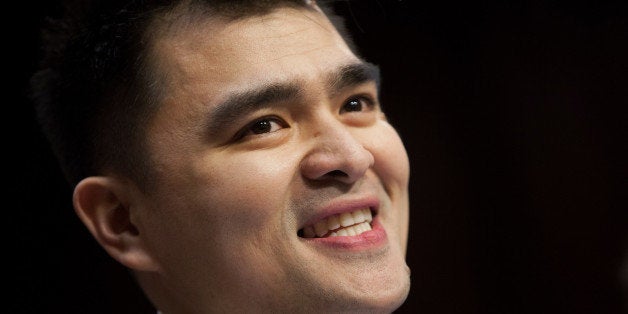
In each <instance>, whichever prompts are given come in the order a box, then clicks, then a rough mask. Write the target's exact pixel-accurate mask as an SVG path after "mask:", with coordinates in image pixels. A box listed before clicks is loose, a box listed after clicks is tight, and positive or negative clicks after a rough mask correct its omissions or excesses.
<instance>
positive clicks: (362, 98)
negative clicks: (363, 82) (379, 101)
mask: <svg viewBox="0 0 628 314" xmlns="http://www.w3.org/2000/svg"><path fill="white" fill-rule="evenodd" d="M353 101H358V102H360V103H364V105H366V107H367V108H368V109H370V110H372V109H373V108H375V104H376V102H375V101H374V100H373V98H372V97H370V96H369V95H357V96H351V97H350V98H348V99H347V100H346V101H345V102H344V103H343V104H342V106H341V107H340V113H348V112H361V111H364V108H363V107H360V110H345V109H346V108H345V106H346V105H348V104H349V103H351V102H353Z"/></svg>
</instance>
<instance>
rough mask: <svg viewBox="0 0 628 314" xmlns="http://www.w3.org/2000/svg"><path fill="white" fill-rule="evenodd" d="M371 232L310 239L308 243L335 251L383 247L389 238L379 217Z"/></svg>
mask: <svg viewBox="0 0 628 314" xmlns="http://www.w3.org/2000/svg"><path fill="white" fill-rule="evenodd" d="M371 228H372V229H371V230H369V231H366V232H363V233H361V234H359V235H356V236H339V237H327V238H309V239H306V241H308V242H312V243H315V244H317V245H322V246H326V247H330V248H334V249H342V250H352V251H363V250H369V249H374V248H379V247H382V246H383V245H384V244H385V243H386V240H387V239H388V236H387V235H386V230H384V227H383V226H382V224H381V223H380V222H379V217H375V218H374V219H373V221H372V222H371Z"/></svg>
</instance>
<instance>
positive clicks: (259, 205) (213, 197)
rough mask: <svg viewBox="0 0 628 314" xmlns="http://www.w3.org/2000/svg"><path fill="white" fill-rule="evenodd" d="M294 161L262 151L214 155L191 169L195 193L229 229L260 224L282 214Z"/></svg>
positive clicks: (288, 156)
mask: <svg viewBox="0 0 628 314" xmlns="http://www.w3.org/2000/svg"><path fill="white" fill-rule="evenodd" d="M294 164H295V163H294V162H292V161H291V158H290V155H287V154H284V153H272V152H269V151H263V150H262V151H255V152H246V153H236V154H224V156H222V155H220V154H218V155H214V156H211V157H210V158H209V159H205V160H202V161H200V162H199V163H197V164H196V166H195V169H194V170H193V172H194V175H195V181H197V183H196V184H197V185H198V186H199V187H200V189H201V190H200V191H197V192H196V193H197V194H198V196H199V197H200V198H201V199H202V200H201V202H203V203H211V210H212V211H213V212H214V215H217V216H218V217H217V218H220V219H224V220H226V222H227V223H228V224H229V225H231V227H232V228H240V227H242V228H248V227H250V226H253V225H257V226H259V225H260V224H263V223H264V222H267V221H273V219H274V218H276V217H277V216H278V215H283V214H285V213H284V211H283V208H284V207H285V204H286V203H287V197H288V196H289V195H288V193H287V191H288V188H289V186H290V184H291V179H292V177H293V174H294ZM274 221H278V220H276V219H275V220H274Z"/></svg>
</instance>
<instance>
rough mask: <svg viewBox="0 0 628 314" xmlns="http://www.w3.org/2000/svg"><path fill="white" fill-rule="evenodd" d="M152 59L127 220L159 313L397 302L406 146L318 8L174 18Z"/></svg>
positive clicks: (364, 69)
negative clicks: (152, 277) (142, 182)
mask: <svg viewBox="0 0 628 314" xmlns="http://www.w3.org/2000/svg"><path fill="white" fill-rule="evenodd" d="M153 54H154V57H155V58H154V61H155V64H157V65H158V67H157V69H158V71H159V75H161V77H162V78H164V81H163V83H164V84H163V87H164V90H163V91H162V94H163V98H162V103H161V104H160V107H159V109H158V111H157V113H156V115H155V117H154V118H153V120H151V123H150V124H149V128H148V143H149V145H148V146H149V150H150V155H151V156H152V159H153V162H154V165H155V166H156V178H155V179H154V180H155V183H156V184H155V185H156V186H157V187H156V188H155V189H154V190H152V191H150V192H149V193H147V194H145V195H144V196H143V201H142V205H141V206H140V208H137V209H136V211H135V212H134V217H133V220H134V222H135V224H136V225H137V228H138V232H139V234H140V235H141V236H142V237H143V239H144V241H145V243H146V245H147V247H149V248H150V252H151V254H152V256H153V258H154V259H155V260H156V261H157V262H158V264H159V267H158V270H157V271H158V274H159V275H158V277H159V278H160V279H159V280H160V284H159V285H160V286H162V290H164V291H169V292H167V293H168V294H171V295H173V296H174V298H176V299H177V301H176V302H178V303H177V304H170V305H168V307H183V308H186V309H187V310H190V311H191V312H195V313H201V312H204V311H207V310H209V309H211V310H217V309H220V310H237V309H240V310H254V311H259V310H260V309H275V310H277V309H281V310H282V311H290V310H294V311H297V310H302V311H314V310H316V311H322V312H326V311H346V310H357V311H364V310H378V311H392V310H393V309H395V308H396V307H398V306H399V305H400V304H401V303H402V302H403V300H404V299H405V297H406V295H407V293H408V289H409V269H408V268H407V266H406V264H405V246H406V240H407V225H408V194H407V187H408V177H409V165H408V159H407V155H406V152H405V150H404V147H403V144H402V143H401V140H400V138H399V136H398V135H397V133H396V132H395V130H394V129H393V128H392V127H391V126H390V125H389V124H388V122H387V121H386V119H385V117H384V115H383V113H382V112H381V108H380V105H379V103H378V100H377V99H378V96H377V86H376V82H375V81H374V80H375V79H376V71H373V69H372V68H371V67H370V66H369V65H368V64H366V63H364V62H363V61H361V60H360V59H359V58H357V57H356V56H355V55H354V54H353V53H352V52H351V51H350V50H349V48H348V47H347V46H346V44H345V43H344V42H343V40H342V39H341V38H340V36H339V35H338V33H337V32H336V31H335V29H334V28H333V26H332V25H331V24H330V23H329V22H328V20H327V19H326V18H325V17H324V15H322V14H321V13H320V12H314V11H312V12H310V11H306V10H296V9H288V8H285V9H279V10H276V11H274V12H273V13H271V14H269V15H264V16H259V17H253V18H246V19H243V20H238V21H235V22H221V21H216V20H214V21H212V22H202V23H201V22H197V23H195V24H193V25H190V24H188V25H186V26H181V25H179V26H178V28H177V29H176V30H174V31H171V32H169V33H168V34H166V35H163V36H161V37H159V38H158V39H156V40H155V42H154V46H153ZM370 215H372V216H374V217H373V220H372V221H370V220H369V219H368V216H370ZM349 218H351V219H349ZM343 224H344V225H354V224H356V225H357V224H360V226H351V227H342V225H343ZM332 233H333V234H332ZM316 234H318V236H317V235H316ZM352 234H356V235H353V236H351V235H352ZM319 236H320V237H319ZM149 294H150V293H149ZM171 303H172V302H171ZM158 306H160V305H159V302H158ZM162 310H166V309H162Z"/></svg>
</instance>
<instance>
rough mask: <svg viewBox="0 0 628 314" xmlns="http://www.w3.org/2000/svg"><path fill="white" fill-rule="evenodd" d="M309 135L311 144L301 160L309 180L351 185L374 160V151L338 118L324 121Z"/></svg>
mask: <svg viewBox="0 0 628 314" xmlns="http://www.w3.org/2000/svg"><path fill="white" fill-rule="evenodd" d="M319 130H320V131H318V132H315V133H314V134H313V135H312V138H311V140H312V141H313V143H314V144H313V146H312V148H311V149H310V151H309V152H308V153H307V154H306V156H305V157H304V158H303V160H302V161H301V164H300V166H301V173H302V175H303V176H304V177H305V178H307V179H310V180H317V181H323V180H336V181H339V182H342V183H345V184H351V183H354V182H356V181H357V180H358V179H360V178H361V177H363V176H364V174H365V173H366V171H367V170H368V169H369V168H371V167H372V166H373V164H374V162H375V159H374V157H373V154H372V153H371V152H370V151H369V150H368V149H366V148H365V147H364V145H363V144H362V143H361V141H360V140H359V139H358V138H356V136H354V135H353V134H352V133H351V132H350V130H349V127H348V126H346V125H344V124H342V123H341V122H339V121H334V123H327V124H325V125H324V126H323V127H321V128H320V129H319Z"/></svg>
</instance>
